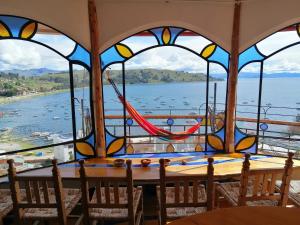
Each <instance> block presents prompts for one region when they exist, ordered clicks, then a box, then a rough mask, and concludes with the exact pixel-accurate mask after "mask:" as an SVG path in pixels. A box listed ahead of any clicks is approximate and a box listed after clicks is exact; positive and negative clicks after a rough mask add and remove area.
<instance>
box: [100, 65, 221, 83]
mask: <svg viewBox="0 0 300 225" xmlns="http://www.w3.org/2000/svg"><path fill="white" fill-rule="evenodd" d="M110 76H111V78H112V79H113V80H114V81H115V82H116V83H117V84H120V83H122V79H123V78H122V71H121V70H111V71H110ZM206 77H207V76H206V74H204V73H188V72H184V71H174V70H161V69H132V70H126V71H125V79H126V83H127V84H142V83H173V82H199V81H200V82H201V81H206ZM210 80H212V81H217V80H223V79H222V78H214V77H210ZM103 81H104V84H107V80H106V79H104V80H103Z"/></svg>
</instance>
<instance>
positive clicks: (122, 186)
mask: <svg viewBox="0 0 300 225" xmlns="http://www.w3.org/2000/svg"><path fill="white" fill-rule="evenodd" d="M79 163H80V180H81V189H82V206H83V214H84V216H83V221H84V224H85V225H88V224H90V222H91V221H92V222H93V224H94V223H96V222H97V221H101V222H104V221H107V220H117V221H118V220H120V221H123V220H126V221H128V222H129V224H130V225H138V224H142V223H143V192H142V187H136V188H134V187H133V180H132V170H131V161H130V160H127V161H126V164H127V168H126V174H124V172H125V168H124V169H122V168H117V170H118V173H121V174H120V176H118V177H98V176H96V177H95V176H89V175H88V173H87V170H86V168H85V167H84V161H83V160H81V161H79ZM113 169H116V168H113ZM119 169H120V170H119ZM122 173H123V175H122ZM91 189H94V193H93V195H92V197H91V198H90V197H89V190H91Z"/></svg>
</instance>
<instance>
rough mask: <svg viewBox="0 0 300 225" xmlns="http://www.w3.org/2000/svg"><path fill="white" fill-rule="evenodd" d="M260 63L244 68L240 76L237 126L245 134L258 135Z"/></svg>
mask: <svg viewBox="0 0 300 225" xmlns="http://www.w3.org/2000/svg"><path fill="white" fill-rule="evenodd" d="M259 80H260V63H251V64H248V65H246V66H245V67H243V69H242V70H241V71H240V73H239V76H238V85H237V107H236V116H237V120H236V125H237V126H238V127H239V128H240V129H241V130H242V131H243V132H245V133H247V134H253V135H256V129H257V122H252V120H253V119H255V120H257V113H258V97H259ZM251 119H252V120H251Z"/></svg>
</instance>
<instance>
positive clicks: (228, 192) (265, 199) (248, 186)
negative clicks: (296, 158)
mask: <svg viewBox="0 0 300 225" xmlns="http://www.w3.org/2000/svg"><path fill="white" fill-rule="evenodd" d="M292 158H293V153H289V155H288V159H287V160H286V162H285V167H284V168H283V169H253V170H250V162H249V159H250V155H249V154H246V155H245V160H244V163H243V168H242V173H241V178H240V181H237V182H225V183H218V184H217V185H216V195H217V198H216V199H217V200H218V199H219V197H220V196H223V197H224V198H225V200H227V202H228V203H229V204H230V205H232V206H245V205H248V206H260V205H261V206H286V204H287V200H288V192H289V185H290V179H291V174H292V170H293V160H292ZM279 179H281V187H280V190H279V192H276V180H279Z"/></svg>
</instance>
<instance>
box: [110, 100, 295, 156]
mask: <svg viewBox="0 0 300 225" xmlns="http://www.w3.org/2000/svg"><path fill="white" fill-rule="evenodd" d="M246 106H247V107H248V108H251V109H252V108H255V107H256V108H255V109H256V110H257V106H254V105H246ZM239 107H245V105H239ZM273 109H275V110H277V111H280V110H281V109H284V110H285V111H286V110H293V111H294V113H295V111H296V110H298V108H291V107H272V106H263V107H262V109H261V115H260V120H259V124H257V122H258V119H257V112H256V113H255V111H254V110H249V111H246V110H242V111H238V110H237V117H236V123H237V126H238V127H239V128H240V130H242V131H243V132H245V133H247V134H250V135H257V129H258V140H259V141H258V153H262V154H270V155H276V156H286V154H287V153H288V152H289V151H293V152H295V153H296V157H298V158H300V122H296V120H297V119H299V116H298V115H297V114H296V115H295V114H288V113H273V112H272V110H273ZM138 111H139V112H141V113H143V115H144V117H145V118H146V119H148V120H150V121H151V122H152V123H153V124H155V125H156V126H159V127H162V128H164V129H169V130H171V131H185V130H186V129H188V128H189V127H190V126H191V125H193V124H195V123H196V120H197V119H199V118H201V119H205V110H204V109H203V108H201V107H200V108H199V109H197V110H196V109H195V108H192V109H159V110H157V109H138ZM196 111H197V113H196ZM108 112H109V113H112V114H108ZM158 112H160V113H161V112H165V113H164V114H158ZM222 112H223V111H222V110H215V116H214V120H216V119H218V118H220V117H222V116H223V115H222V114H219V115H218V113H222ZM218 116H219V117H218ZM297 116H298V117H297ZM129 118H130V116H129V115H126V116H125V120H127V119H129ZM169 118H172V119H173V120H174V123H173V124H171V125H168V124H167V119H169ZM105 119H106V127H107V128H108V130H109V131H110V132H111V133H112V134H113V135H115V136H123V135H124V134H125V135H126V137H127V144H128V145H129V144H130V145H131V146H130V147H132V148H133V150H134V152H135V153H144V152H166V151H168V150H170V146H169V145H170V144H171V145H172V146H173V147H174V149H173V150H175V151H176V152H190V151H195V149H196V148H198V150H199V145H200V146H201V150H203V149H205V140H206V139H205V138H206V132H207V134H210V133H213V129H212V126H211V121H212V120H211V119H212V118H211V116H210V115H208V122H207V125H208V126H207V129H206V126H205V125H206V123H205V122H203V125H202V127H201V128H200V129H199V130H198V131H197V132H196V133H195V134H194V135H191V137H190V138H188V139H186V140H184V141H173V142H172V143H169V142H166V141H163V140H160V139H159V138H157V137H154V136H150V135H149V134H147V133H146V132H145V131H144V130H143V129H142V128H141V127H139V125H138V124H136V123H133V124H132V125H130V126H129V125H126V126H125V128H124V122H125V124H126V121H125V120H124V116H123V115H122V111H120V110H106V116H105ZM222 119H224V118H222ZM291 120H294V121H291ZM262 125H264V126H262ZM171 150H172V149H171Z"/></svg>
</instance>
